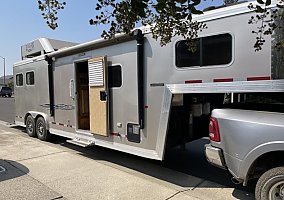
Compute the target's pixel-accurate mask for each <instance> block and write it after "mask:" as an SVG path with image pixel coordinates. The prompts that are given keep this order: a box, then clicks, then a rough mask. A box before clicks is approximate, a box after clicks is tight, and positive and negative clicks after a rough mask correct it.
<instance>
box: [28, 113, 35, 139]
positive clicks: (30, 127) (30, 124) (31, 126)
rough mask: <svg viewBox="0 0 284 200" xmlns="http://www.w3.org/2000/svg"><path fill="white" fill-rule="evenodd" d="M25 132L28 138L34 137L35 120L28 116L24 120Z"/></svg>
mask: <svg viewBox="0 0 284 200" xmlns="http://www.w3.org/2000/svg"><path fill="white" fill-rule="evenodd" d="M26 131H27V133H28V135H29V136H30V137H36V133H35V120H34V118H33V117H32V116H31V115H29V116H28V117H27V119H26Z"/></svg>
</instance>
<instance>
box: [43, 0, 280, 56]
mask: <svg viewBox="0 0 284 200" xmlns="http://www.w3.org/2000/svg"><path fill="white" fill-rule="evenodd" d="M237 1H238V0H224V3H225V4H232V3H236V2H237ZM278 1H279V4H278V5H277V9H274V10H271V9H269V6H270V5H271V0H257V4H252V3H251V4H250V5H249V8H250V9H252V10H254V11H255V13H256V16H252V17H251V19H249V22H248V23H249V24H258V25H259V26H258V27H257V30H254V31H252V33H253V34H255V35H256V42H255V45H254V48H255V51H259V50H261V49H262V46H263V44H264V42H265V39H264V38H265V35H271V34H272V33H273V31H275V30H277V29H281V28H282V27H281V26H280V24H281V23H283V19H284V16H283V13H284V12H283V8H284V7H283V1H284V0H278ZM200 2H201V0H123V1H117V0H98V2H97V4H96V7H95V10H96V11H95V14H96V15H95V17H94V18H93V19H91V20H90V21H89V22H90V24H91V25H99V24H109V25H110V28H109V30H104V31H103V32H102V37H104V38H112V37H114V36H115V34H117V33H126V34H129V33H131V31H132V30H133V28H135V26H136V25H137V24H139V25H140V24H142V25H144V26H147V25H149V27H150V29H151V31H152V34H153V38H155V39H160V43H161V45H166V44H167V43H169V42H170V41H171V39H172V38H173V37H174V36H177V35H180V36H182V37H183V38H185V39H187V40H188V41H190V40H191V39H194V38H196V37H197V35H198V33H199V32H201V31H202V30H203V29H206V28H207V27H206V24H204V23H201V22H197V21H193V20H192V15H193V14H202V13H203V12H202V11H200V10H198V9H196V6H197V5H199V4H200ZM38 5H39V9H40V10H41V11H42V15H43V18H44V19H45V20H46V22H47V24H48V26H49V27H50V28H52V29H56V28H57V27H58V25H57V22H56V21H57V19H58V17H57V14H58V13H57V11H58V10H61V9H64V6H65V5H66V2H61V1H60V0H42V1H38ZM280 10H281V11H282V12H279V11H280ZM188 43H189V44H190V43H192V42H188ZM276 46H278V48H279V47H281V46H282V47H283V41H280V42H278V43H277V44H276ZM190 48H191V47H190ZM193 48H194V47H193Z"/></svg>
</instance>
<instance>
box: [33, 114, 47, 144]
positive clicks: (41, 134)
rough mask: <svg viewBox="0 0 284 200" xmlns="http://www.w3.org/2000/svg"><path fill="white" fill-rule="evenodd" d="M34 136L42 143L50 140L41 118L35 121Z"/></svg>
mask: <svg viewBox="0 0 284 200" xmlns="http://www.w3.org/2000/svg"><path fill="white" fill-rule="evenodd" d="M36 134H37V137H38V139H40V140H43V141H48V140H49V138H50V133H49V131H48V130H47V129H46V123H45V120H44V119H43V117H39V118H38V119H37V120H36Z"/></svg>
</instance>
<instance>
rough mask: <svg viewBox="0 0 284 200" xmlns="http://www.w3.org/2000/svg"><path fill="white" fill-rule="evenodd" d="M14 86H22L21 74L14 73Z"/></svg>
mask: <svg viewBox="0 0 284 200" xmlns="http://www.w3.org/2000/svg"><path fill="white" fill-rule="evenodd" d="M16 86H23V74H17V75H16Z"/></svg>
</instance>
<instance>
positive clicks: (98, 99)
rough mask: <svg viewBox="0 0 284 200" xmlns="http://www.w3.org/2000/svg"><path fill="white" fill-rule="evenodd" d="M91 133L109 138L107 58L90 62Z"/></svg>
mask: <svg viewBox="0 0 284 200" xmlns="http://www.w3.org/2000/svg"><path fill="white" fill-rule="evenodd" d="M88 67H89V98H90V131H91V133H93V134H97V135H102V136H108V96H107V94H108V87H107V80H106V77H107V76H106V70H107V68H106V57H97V58H94V59H90V60H89V61H88Z"/></svg>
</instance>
